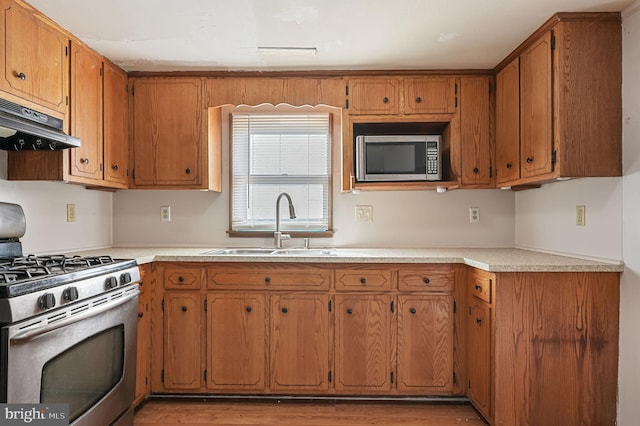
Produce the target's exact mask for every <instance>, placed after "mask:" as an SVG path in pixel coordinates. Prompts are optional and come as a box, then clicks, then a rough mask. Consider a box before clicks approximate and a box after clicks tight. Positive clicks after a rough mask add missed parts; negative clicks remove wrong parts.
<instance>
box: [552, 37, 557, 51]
mask: <svg viewBox="0 0 640 426" xmlns="http://www.w3.org/2000/svg"><path fill="white" fill-rule="evenodd" d="M551 50H556V36H555V35H552V36H551Z"/></svg>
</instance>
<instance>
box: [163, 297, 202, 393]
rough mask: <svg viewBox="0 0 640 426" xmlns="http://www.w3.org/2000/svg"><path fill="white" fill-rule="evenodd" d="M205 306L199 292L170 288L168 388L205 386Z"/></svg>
mask: <svg viewBox="0 0 640 426" xmlns="http://www.w3.org/2000/svg"><path fill="white" fill-rule="evenodd" d="M201 330H202V310H201V307H200V294H199V293H196V292H166V293H165V298H164V388H165V389H167V390H171V389H199V388H200V387H201V374H200V371H201V350H202V343H201V341H202V337H201Z"/></svg>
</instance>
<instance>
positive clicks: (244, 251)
mask: <svg viewBox="0 0 640 426" xmlns="http://www.w3.org/2000/svg"><path fill="white" fill-rule="evenodd" d="M201 254H208V255H229V256H262V255H274V256H276V255H277V256H337V255H338V252H337V251H336V249H333V248H330V249H306V248H288V249H275V248H263V247H235V248H220V249H215V250H209V251H205V252H204V253H201Z"/></svg>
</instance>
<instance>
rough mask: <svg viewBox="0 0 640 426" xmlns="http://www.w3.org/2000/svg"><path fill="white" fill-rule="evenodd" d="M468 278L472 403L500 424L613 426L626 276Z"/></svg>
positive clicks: (475, 274) (474, 273)
mask: <svg viewBox="0 0 640 426" xmlns="http://www.w3.org/2000/svg"><path fill="white" fill-rule="evenodd" d="M468 272H469V273H468V278H467V289H468V293H467V297H468V301H469V303H468V307H467V316H468V321H467V358H466V359H467V371H468V389H467V396H468V397H469V399H470V400H471V402H472V403H473V405H474V406H475V407H476V408H477V409H478V411H480V412H481V413H482V415H483V416H484V417H485V418H486V419H487V420H489V422H490V423H491V424H492V425H501V426H502V425H504V426H507V425H525V424H526V425H570V424H571V425H578V424H584V425H587V424H589V425H604V424H615V421H616V395H617V377H618V316H619V296H620V293H619V274H618V273H610V272H536V273H522V272H518V273H495V274H492V273H488V272H485V271H480V270H477V269H474V268H469V271H468Z"/></svg>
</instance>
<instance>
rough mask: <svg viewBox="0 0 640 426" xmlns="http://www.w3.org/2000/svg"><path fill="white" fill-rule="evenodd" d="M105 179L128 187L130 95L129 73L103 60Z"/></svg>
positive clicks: (121, 186) (115, 184)
mask: <svg viewBox="0 0 640 426" xmlns="http://www.w3.org/2000/svg"><path fill="white" fill-rule="evenodd" d="M103 80H104V81H103V83H104V86H103V87H104V121H103V123H104V132H103V135H104V180H105V181H107V182H109V183H110V184H112V185H111V186H117V187H119V188H126V187H127V183H128V180H129V95H128V93H127V74H126V73H125V72H124V71H123V70H121V69H120V68H118V67H116V66H115V65H113V64H111V63H109V62H105V63H104V77H103Z"/></svg>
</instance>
